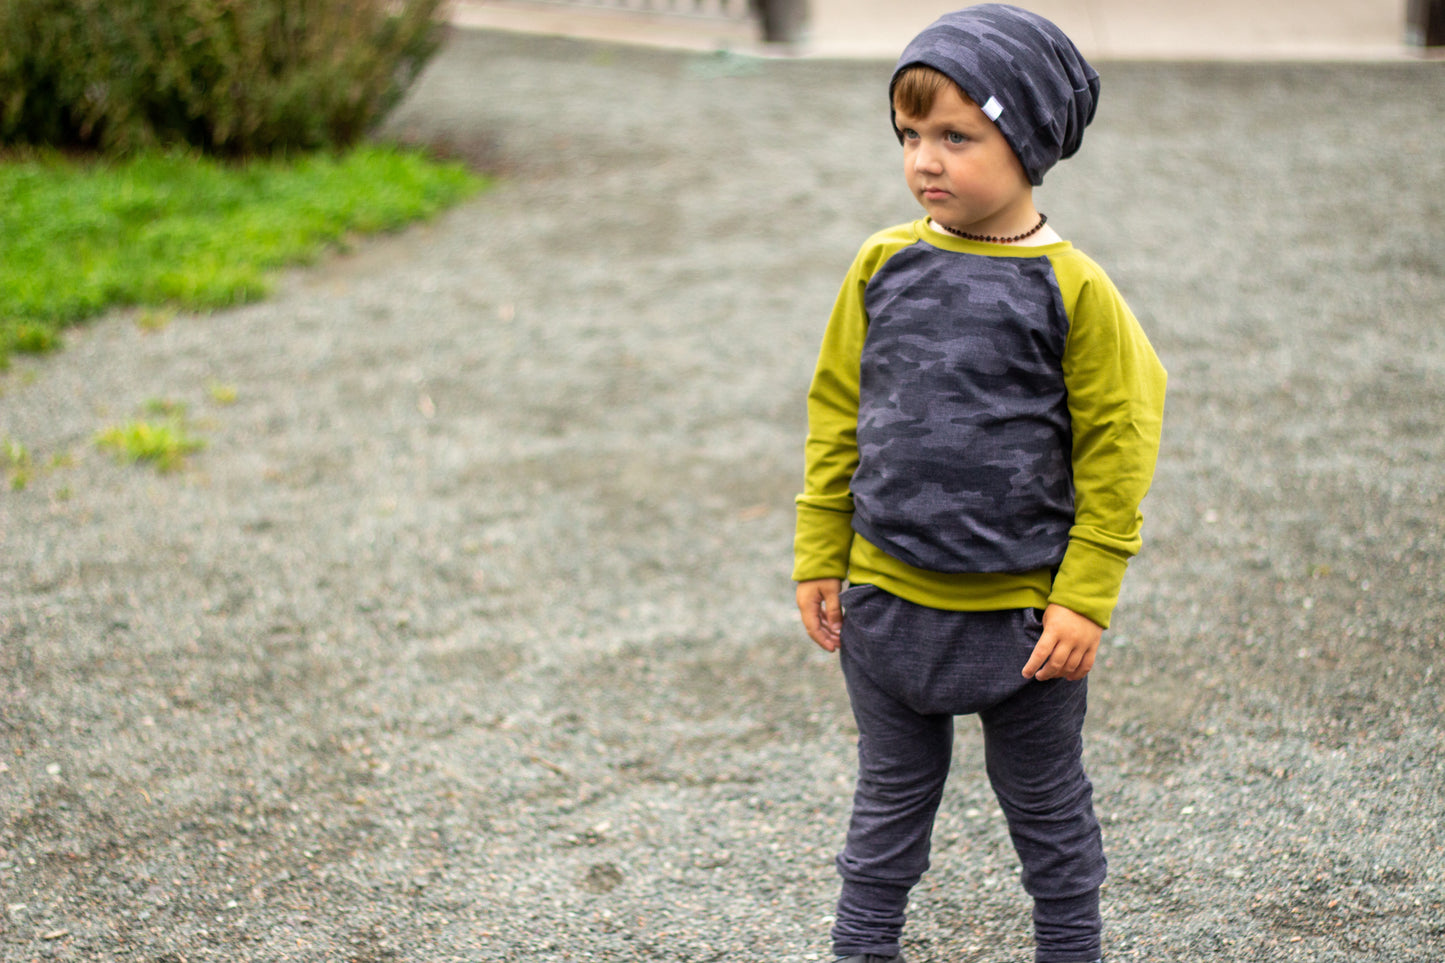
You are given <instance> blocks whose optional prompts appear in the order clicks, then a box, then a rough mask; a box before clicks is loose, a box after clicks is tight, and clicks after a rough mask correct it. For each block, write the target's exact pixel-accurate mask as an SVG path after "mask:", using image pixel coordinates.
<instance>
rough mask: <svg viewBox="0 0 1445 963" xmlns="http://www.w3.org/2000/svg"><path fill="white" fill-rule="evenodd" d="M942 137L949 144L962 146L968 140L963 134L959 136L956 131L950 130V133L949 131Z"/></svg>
mask: <svg viewBox="0 0 1445 963" xmlns="http://www.w3.org/2000/svg"><path fill="white" fill-rule="evenodd" d="M943 136H944V137H945V138H946V139H947V140H948V142H949V143H950V144H962V143H965V142H966V141H967V140H968V138H967V137H966V136H964V135H963V134H960V133H959V132H958V131H956V130H951V131H949V132H948V133H947V134H944V135H943Z"/></svg>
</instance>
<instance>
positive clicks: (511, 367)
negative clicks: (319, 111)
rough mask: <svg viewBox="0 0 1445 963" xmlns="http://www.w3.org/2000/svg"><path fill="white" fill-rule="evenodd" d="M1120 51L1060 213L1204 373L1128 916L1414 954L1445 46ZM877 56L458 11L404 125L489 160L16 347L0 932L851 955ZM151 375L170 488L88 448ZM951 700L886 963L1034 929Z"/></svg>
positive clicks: (1133, 716) (1119, 910) (1119, 737)
mask: <svg viewBox="0 0 1445 963" xmlns="http://www.w3.org/2000/svg"><path fill="white" fill-rule="evenodd" d="M1102 70H1103V73H1104V90H1105V96H1104V100H1103V105H1102V108H1101V114H1100V116H1099V118H1098V120H1097V122H1096V124H1095V126H1094V127H1093V128H1092V130H1091V132H1090V135H1089V137H1088V138H1087V139H1086V141H1085V146H1084V150H1083V152H1082V153H1081V154H1080V155H1079V157H1078V158H1076V159H1075V160H1073V161H1071V162H1069V163H1067V164H1065V165H1064V166H1063V167H1061V168H1059V169H1058V170H1057V171H1056V172H1055V173H1053V174H1051V175H1050V178H1049V182H1048V184H1047V185H1046V186H1045V188H1044V189H1043V192H1042V195H1041V198H1042V205H1041V206H1042V207H1043V208H1044V209H1045V210H1046V211H1047V212H1048V213H1049V215H1050V217H1051V219H1052V222H1053V223H1054V224H1056V225H1057V226H1058V227H1059V228H1060V230H1061V231H1062V232H1063V233H1064V234H1066V235H1068V236H1071V237H1072V238H1074V239H1075V240H1076V241H1077V242H1078V243H1080V244H1081V245H1082V246H1084V247H1085V249H1086V250H1088V251H1090V252H1091V253H1092V254H1094V256H1095V257H1096V258H1097V259H1099V260H1100V261H1101V262H1103V263H1104V264H1105V265H1106V266H1107V267H1108V268H1109V269H1110V271H1111V273H1112V274H1113V275H1114V277H1115V279H1116V281H1117V282H1118V283H1119V284H1120V286H1121V287H1122V288H1123V289H1124V291H1125V292H1126V294H1127V295H1128V296H1129V297H1130V299H1131V302H1132V303H1133V305H1134V307H1135V308H1136V311H1137V313H1138V314H1139V315H1140V316H1141V318H1142V319H1143V321H1144V322H1145V324H1146V326H1147V328H1148V329H1149V330H1150V332H1151V333H1152V335H1153V337H1154V339H1155V342H1156V345H1157V347H1158V349H1159V351H1160V353H1161V355H1162V356H1163V357H1164V359H1165V361H1166V363H1167V364H1168V366H1169V368H1170V371H1171V376H1172V380H1171V385H1170V388H1171V394H1170V401H1169V411H1168V416H1167V423H1166V447H1165V451H1164V457H1163V462H1162V464H1161V467H1160V471H1159V475H1158V480H1157V483H1156V487H1155V491H1154V493H1153V494H1152V495H1151V497H1150V499H1149V501H1148V503H1147V504H1146V516H1147V522H1146V540H1147V541H1146V550H1145V554H1144V555H1142V556H1141V557H1140V559H1139V560H1138V561H1137V562H1136V564H1135V566H1134V569H1133V571H1132V574H1131V576H1130V580H1129V582H1128V584H1127V586H1126V592H1125V598H1124V601H1123V604H1122V606H1121V609H1120V611H1119V613H1118V617H1117V621H1116V627H1115V630H1114V631H1111V632H1110V633H1109V634H1108V635H1107V636H1106V652H1105V654H1104V657H1103V659H1102V662H1101V665H1100V667H1099V668H1098V669H1097V670H1096V672H1095V675H1094V680H1095V681H1094V690H1093V691H1094V705H1093V712H1092V715H1091V723H1090V726H1091V730H1090V738H1091V742H1090V764H1091V768H1092V771H1093V774H1094V777H1095V782H1096V786H1097V800H1098V807H1099V810H1100V812H1101V814H1102V817H1103V819H1104V821H1105V823H1106V832H1107V840H1108V845H1109V847H1110V853H1111V859H1112V877H1111V881H1110V883H1109V884H1108V887H1107V893H1106V905H1107V910H1106V913H1107V921H1108V926H1109V935H1108V942H1107V948H1108V951H1109V954H1110V956H1111V957H1112V959H1114V960H1117V961H1160V960H1169V961H1194V960H1200V961H1202V960H1220V959H1224V960H1281V961H1305V960H1309V961H1335V960H1339V961H1344V960H1350V961H1356V960H1387V961H1395V960H1402V961H1404V960H1428V959H1438V958H1439V953H1440V951H1439V949H1438V947H1439V946H1440V945H1441V944H1442V943H1445V830H1442V827H1441V822H1440V819H1441V813H1442V811H1445V777H1442V773H1441V759H1442V750H1445V740H1442V707H1441V699H1440V695H1439V692H1440V685H1439V682H1440V680H1439V675H1440V672H1441V669H1440V664H1439V663H1440V659H1441V652H1442V647H1445V628H1442V626H1445V618H1442V606H1445V571H1442V559H1445V549H1442V538H1445V501H1442V495H1441V489H1442V469H1441V466H1442V464H1445V322H1442V309H1441V305H1442V304H1445V232H1442V226H1441V225H1442V224H1445V64H1440V63H1432V64H1408V63H1407V64H1391V65H1362V64H1351V65H1228V66H1223V65H1209V64H1192V65H1179V64H1164V63H1161V64H1104V65H1102ZM886 73H887V66H886V65H883V64H877V63H861V64H860V63H827V62H785V61H755V60H748V59H743V58H738V57H730V56H723V55H716V56H700V55H682V54H672V53H663V52H646V51H641V50H633V49H626V48H614V47H606V46H594V45H587V44H581V43H576V42H567V41H561V40H545V39H525V38H521V37H516V36H506V35H490V34H485V33H460V34H458V35H456V36H455V37H454V38H453V41H452V43H451V44H450V46H449V47H448V49H447V50H446V52H445V54H444V55H443V56H442V57H441V58H440V59H439V60H438V61H437V62H436V63H435V65H434V66H433V68H432V69H431V70H430V71H429V72H428V74H427V75H426V76H425V78H424V82H423V83H422V84H421V85H420V86H419V88H418V89H417V90H416V91H415V94H414V96H413V97H412V98H411V99H410V100H409V101H408V102H407V103H406V104H405V105H404V107H403V108H402V109H401V111H400V112H399V113H398V114H397V115H396V116H395V118H394V122H393V124H392V128H391V132H392V133H393V134H394V135H397V136H401V137H404V138H406V139H409V140H412V141H418V142H426V143H430V144H433V145H439V146H442V147H445V148H446V149H447V150H449V151H451V152H452V153H454V154H456V155H459V156H464V157H468V158H470V159H472V160H475V161H477V162H478V163H481V164H484V165H486V166H487V167H489V168H491V169H494V170H499V171H501V172H502V173H503V174H504V175H505V177H504V180H503V182H502V183H501V185H500V186H499V187H498V188H497V189H495V190H494V191H492V192H490V193H487V194H485V195H483V196H480V197H478V198H476V199H475V200H473V201H471V202H469V203H467V204H466V205H465V206H464V207H462V208H460V209H457V210H455V211H453V212H451V213H450V214H448V215H446V216H444V217H442V218H440V219H438V220H437V221H436V222H434V223H432V224H430V225H427V226H423V227H418V228H416V229H414V230H410V231H407V232H405V233H402V234H399V235H396V236H392V237H386V238H381V239H375V240H371V241H367V242H365V243H363V244H361V245H359V246H358V248H357V249H356V250H355V251H354V252H352V253H350V254H347V255H345V256H339V257H337V258H335V259H333V260H330V261H329V262H328V263H326V264H324V265H322V266H319V267H316V268H312V269H308V270H304V271H298V272H295V273H293V274H289V275H287V276H286V277H285V278H284V279H283V281H282V283H281V285H280V289H279V291H278V293H277V295H276V296H275V297H274V298H272V299H271V300H270V301H268V302H266V303H264V304H259V305H255V306H250V307H245V308H241V309H237V310H232V311H226V312H220V313H216V314H212V315H209V316H203V317H182V318H178V319H177V320H176V321H175V322H174V323H172V324H171V325H170V326H169V327H167V328H165V329H164V330H162V331H159V332H152V333H147V332H145V331H142V330H141V329H140V328H139V327H138V326H137V324H136V323H135V321H136V318H135V316H134V315H133V314H130V313H126V312H118V313H116V314H114V315H112V316H110V317H107V318H105V319H102V320H101V321H100V322H98V323H96V324H95V325H93V326H91V327H89V328H87V329H86V330H85V331H84V332H83V333H79V334H76V335H75V336H73V337H72V338H71V339H70V343H69V345H68V347H67V348H66V349H65V350H64V352H62V353H61V354H59V355H56V356H52V357H49V358H45V359H42V360H39V361H35V362H32V361H27V362H23V363H20V364H17V366H16V367H15V368H14V369H12V370H11V372H9V373H8V374H5V375H4V376H3V377H0V391H3V394H0V439H4V438H8V439H11V440H13V441H16V442H19V443H22V444H23V445H25V446H26V448H27V449H28V450H29V451H30V452H31V455H32V457H33V459H34V464H35V477H34V479H33V480H32V481H31V483H30V485H29V486H28V487H26V488H25V489H24V490H22V491H13V492H6V493H4V494H3V495H0V554H3V560H4V561H3V565H0V684H3V689H0V700H3V701H0V958H3V959H4V960H6V961H11V960H15V961H24V960H49V959H55V960H146V961H155V963H186V961H198V960H257V961H260V960H267V961H270V960H297V961H313V960H315V961H320V960H327V961H332V960H344V961H355V963H373V961H444V960H473V961H483V960H505V961H523V960H526V961H531V960H537V961H591V960H633V959H647V960H669V961H699V963H700V961H710V960H719V961H720V960H729V961H733V960H736V961H749V963H751V961H804V960H818V959H823V958H825V956H826V943H827V929H828V922H829V921H828V919H827V914H828V913H829V912H830V910H831V903H832V899H833V896H834V889H835V881H834V877H833V871H832V867H831V862H830V860H831V855H832V853H833V852H834V851H835V849H836V848H837V846H838V845H839V843H840V841H841V834H842V828H843V820H844V818H845V814H846V811H847V806H848V797H849V790H850V785H851V768H850V765H851V764H850V753H851V739H852V730H851V724H850V720H849V718H848V714H847V708H846V700H845V698H844V695H843V692H842V686H841V683H840V679H839V675H838V672H837V669H836V666H835V664H834V662H833V660H832V659H831V658H830V657H828V656H826V655H825V654H824V653H822V652H820V651H817V650H815V649H814V648H813V647H812V646H811V644H810V643H808V642H807V641H806V639H805V638H804V637H803V635H802V633H801V631H800V630H799V629H798V628H797V627H796V626H795V624H794V614H793V611H792V602H791V595H792V591H791V584H790V583H789V582H788V581H787V572H788V567H789V558H790V547H789V540H790V535H791V518H792V513H791V497H792V494H793V492H794V491H795V489H796V488H797V486H798V483H799V477H798V476H799V471H800V454H799V449H800V440H801V434H802V430H803V411H802V395H803V392H804V389H805V386H806V382H807V378H808V375H809V372H810V370H811V365H812V361H813V352H814V348H815V345H816V342H817V339H818V337H819V334H820V332H821V326H822V322H823V319H824V317H825V315H826V312H827V310H828V307H829V305H830V303H831V300H832V295H833V293H834V291H835V290H836V287H837V284H838V283H839V281H840V280H841V277H842V274H843V272H844V270H845V269H846V267H847V265H848V262H849V260H850V259H851V257H852V254H853V251H854V250H855V249H856V246H857V245H858V244H859V243H860V242H861V240H862V239H863V237H865V236H866V235H867V234H868V233H869V232H870V231H872V230H873V229H874V228H876V227H880V226H883V225H885V224H889V223H893V222H897V221H900V220H903V219H906V218H910V217H912V216H913V215H914V208H913V205H912V201H911V200H910V199H909V198H908V196H907V194H906V193H905V191H904V190H903V187H902V178H901V176H900V172H899V170H898V159H897V156H896V153H897V145H896V143H895V142H894V141H893V139H892V137H891V136H890V134H889V131H888V129H887V120H886V113H885V107H884V100H883V95H882V90H883V84H884V83H885V77H886ZM213 383H221V384H227V385H233V386H234V387H235V388H236V390H237V399H236V400H235V402H234V403H232V404H229V405H227V404H222V403H220V402H218V401H216V400H214V399H213V398H212V394H211V392H210V390H209V387H208V386H210V385H211V384H213ZM154 399H168V400H174V401H180V402H184V403H187V404H188V405H189V406H190V417H191V418H192V420H193V422H194V424H195V426H196V430H197V431H199V432H200V434H202V436H203V437H205V439H206V440H207V442H208V447H207V448H206V450H205V451H203V452H201V453H199V454H198V455H196V456H194V457H193V458H192V459H191V461H190V464H189V467H188V468H187V469H186V470H185V471H183V472H181V473H179V474H173V475H159V474H157V473H155V472H153V471H150V470H147V469H144V468H135V467H124V466H120V465H117V464H116V463H114V462H113V461H112V460H110V459H109V458H108V457H107V456H105V455H104V454H102V453H101V452H98V451H97V450H95V448H94V447H93V445H92V444H91V439H92V436H93V435H94V434H95V432H96V431H97V430H99V429H100V428H102V427H103V426H105V425H107V424H113V423H115V422H117V421H121V420H125V419H127V418H130V417H133V416H135V415H136V413H137V412H139V411H140V410H141V409H143V407H144V406H145V405H146V403H147V402H148V401H150V400H154ZM55 459H58V460H56V461H53V460H55ZM960 731H961V738H960V741H959V745H958V749H957V760H956V762H957V766H956V770H955V779H954V782H953V784H952V786H951V789H950V791H949V794H948V797H947V799H946V800H945V805H944V810H943V813H942V815H941V817H940V820H939V824H938V830H937V846H936V856H935V860H934V869H933V871H932V873H931V874H930V875H929V877H928V878H927V879H926V881H925V883H924V884H923V885H922V886H921V887H920V889H919V891H918V893H917V898H916V900H915V902H914V905H913V910H912V914H911V915H912V921H911V924H910V937H909V943H908V946H909V952H910V957H911V958H912V959H915V960H917V961H921V963H931V961H932V963H943V961H953V963H958V961H1000V963H1002V961H1009V960H1017V961H1022V960H1027V959H1030V958H1031V956H1030V954H1031V949H1030V936H1029V928H1028V921H1027V904H1026V902H1025V900H1024V897H1023V896H1022V894H1021V893H1020V892H1019V890H1018V886H1017V882H1016V870H1015V866H1014V859H1013V856H1012V853H1011V850H1010V848H1009V845H1008V842H1007V838H1006V836H1005V834H1004V831H1003V826H1002V820H1001V819H1000V818H999V817H998V815H997V813H996V811H995V809H996V807H995V805H994V804H993V801H992V798H991V796H990V794H989V791H988V789H987V786H986V783H985V782H984V780H983V779H982V776H981V760H980V744H979V741H978V738H977V736H976V733H975V727H973V726H968V725H965V726H963V727H962V728H961V730H960ZM1432 946H1434V947H1436V948H1435V949H1432V948H1431V947H1432Z"/></svg>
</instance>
